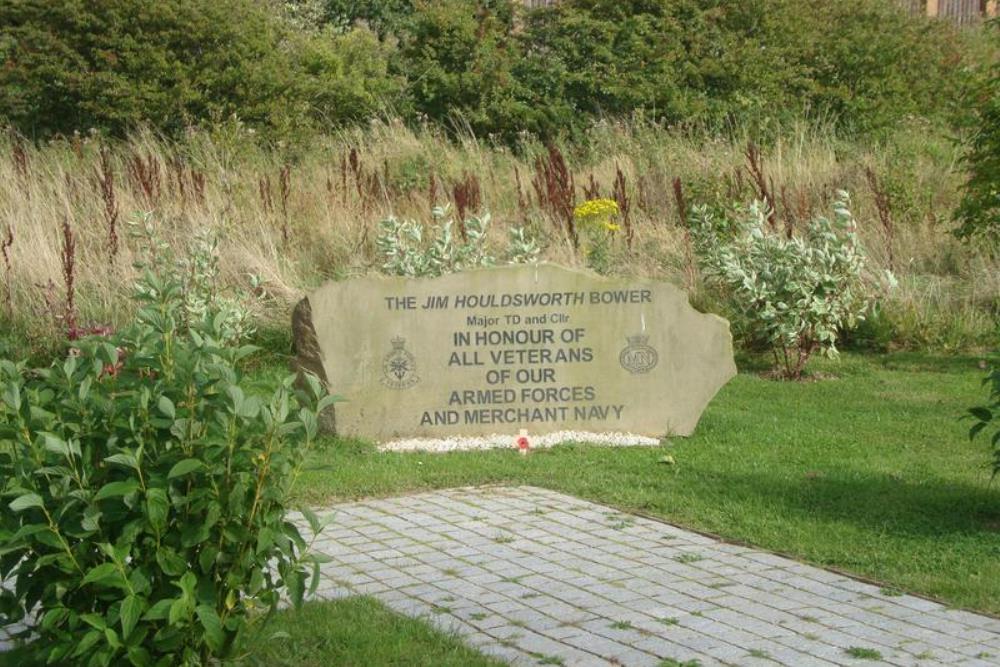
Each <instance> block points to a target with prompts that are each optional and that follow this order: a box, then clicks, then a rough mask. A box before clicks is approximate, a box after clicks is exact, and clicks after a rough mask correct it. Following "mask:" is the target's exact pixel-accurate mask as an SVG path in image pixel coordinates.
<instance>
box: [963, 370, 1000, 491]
mask: <svg viewBox="0 0 1000 667" xmlns="http://www.w3.org/2000/svg"><path fill="white" fill-rule="evenodd" d="M983 385H984V386H986V387H988V391H989V395H988V398H987V402H986V405H982V406H979V407H975V408H972V409H971V410H969V414H970V415H971V417H972V419H973V420H974V421H975V423H974V424H973V425H972V428H970V429H969V439H970V440H971V439H973V438H975V437H976V436H977V435H979V434H980V433H982V432H984V431H985V432H986V433H987V436H986V437H987V438H989V441H990V446H991V447H992V448H993V477H996V476H997V475H1000V364H995V365H994V366H993V368H992V369H991V370H990V372H989V374H988V375H987V376H986V378H985V379H984V380H983ZM989 429H992V430H993V433H992V435H990V434H989Z"/></svg>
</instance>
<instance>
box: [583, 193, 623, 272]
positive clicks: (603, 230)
mask: <svg viewBox="0 0 1000 667" xmlns="http://www.w3.org/2000/svg"><path fill="white" fill-rule="evenodd" d="M619 213H620V211H619V209H618V202H616V201H615V200H614V199H591V200H588V201H585V202H584V203H582V204H580V205H579V206H577V207H576V208H575V209H573V220H574V221H576V224H577V228H578V229H580V230H582V232H583V237H584V242H583V250H584V252H585V253H586V256H587V265H588V266H590V268H592V269H594V270H595V271H597V272H598V273H606V272H607V271H608V268H609V264H610V251H611V245H612V241H613V239H614V235H615V233H616V232H617V231H618V230H619V229H621V225H619V224H618V215H619Z"/></svg>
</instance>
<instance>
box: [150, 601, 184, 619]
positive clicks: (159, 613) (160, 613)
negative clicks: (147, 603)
mask: <svg viewBox="0 0 1000 667" xmlns="http://www.w3.org/2000/svg"><path fill="white" fill-rule="evenodd" d="M176 601H177V598H167V599H165V600H160V601H159V602H157V603H156V604H154V605H153V606H152V607H150V608H149V611H147V612H146V613H145V614H144V615H143V617H142V620H144V621H162V620H164V619H166V618H167V616H168V615H169V614H170V607H171V605H173V603H174V602H176Z"/></svg>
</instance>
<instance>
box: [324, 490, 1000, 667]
mask: <svg viewBox="0 0 1000 667" xmlns="http://www.w3.org/2000/svg"><path fill="white" fill-rule="evenodd" d="M331 511H332V512H334V513H335V516H336V518H335V520H334V522H333V524H332V525H331V526H330V528H329V529H328V530H327V531H326V532H325V533H324V534H323V537H322V539H321V540H320V541H318V542H317V547H318V548H319V549H320V550H322V551H324V552H325V553H327V554H329V555H330V556H331V557H332V558H333V559H334V562H332V563H330V564H327V565H325V566H324V567H323V574H324V581H323V583H322V584H321V585H320V593H321V595H322V596H323V597H326V598H336V597H342V596H345V595H352V594H369V595H373V596H375V597H377V598H378V599H380V600H382V601H383V602H384V603H386V604H387V605H388V606H390V607H392V608H393V609H396V610H397V611H400V612H402V613H404V614H408V615H411V616H423V617H426V618H427V619H428V620H430V622H431V623H433V624H434V625H436V626H438V627H440V628H444V629H453V630H455V631H457V632H458V633H460V634H461V635H462V637H463V638H464V639H465V640H466V641H467V642H469V643H470V644H472V645H474V646H476V647H478V648H480V650H482V651H483V652H485V653H487V654H490V655H494V656H497V657H499V658H501V659H504V660H507V661H509V662H511V663H513V664H515V665H535V664H550V665H556V664H562V665H609V664H610V665H627V666H629V667H632V666H633V665H635V666H640V665H652V666H658V665H661V664H662V665H674V664H676V663H674V662H670V661H671V660H673V661H677V663H682V664H683V663H685V662H686V661H695V660H696V661H698V664H701V665H705V666H707V665H744V666H747V667H750V666H753V665H761V666H764V665H767V666H770V667H774V665H775V664H783V665H792V666H794V667H808V666H810V665H873V664H890V665H941V664H945V665H967V666H971V665H983V666H986V665H992V666H994V667H995V666H996V665H1000V621H997V620H995V619H991V618H988V617H985V616H980V615H977V614H971V613H968V612H964V611H956V610H949V609H948V608H946V607H943V606H941V605H939V604H936V603H933V602H928V601H926V600H923V599H921V598H916V597H911V596H908V595H896V594H893V592H892V591H884V590H881V589H879V588H878V587H876V586H871V585H868V584H865V583H861V582H858V581H855V580H853V579H849V578H847V577H844V576H841V575H838V574H834V573H831V572H828V571H826V570H821V569H818V568H815V567H809V566H806V565H803V564H801V563H798V562H796V561H793V560H788V559H786V558H780V557H778V556H775V555H773V554H769V553H766V552H763V551H757V550H754V549H750V548H746V547H742V546H735V545H731V544H726V543H722V542H719V541H717V540H713V539H710V538H707V537H704V536H702V535H698V534H696V533H691V532H688V531H685V530H681V529H679V528H675V527H673V526H670V525H667V524H664V523H660V522H657V521H653V520H649V519H644V518H639V517H634V516H631V515H625V514H621V513H619V512H616V511H614V510H611V509H609V508H607V507H602V506H600V505H595V504H593V503H588V502H585V501H583V500H579V499H577V498H573V497H570V496H565V495H562V494H558V493H555V492H552V491H546V490H543V489H537V488H531V487H519V488H483V489H454V490H449V491H439V492H434V493H425V494H421V495H416V496H406V497H400V498H391V499H386V500H372V501H365V502H359V503H350V504H344V505H338V506H336V507H334V508H333V509H332V510H331ZM692 664H693V663H692Z"/></svg>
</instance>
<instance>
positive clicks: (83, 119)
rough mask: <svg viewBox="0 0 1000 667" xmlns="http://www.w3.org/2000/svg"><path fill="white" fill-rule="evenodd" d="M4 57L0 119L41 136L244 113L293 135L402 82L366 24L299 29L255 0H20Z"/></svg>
mask: <svg viewBox="0 0 1000 667" xmlns="http://www.w3.org/2000/svg"><path fill="white" fill-rule="evenodd" d="M369 35H370V33H369ZM0 65H2V66H0V121H4V120H6V121H7V122H9V123H11V124H12V125H14V126H15V127H16V128H18V129H19V130H20V131H21V132H22V133H24V134H25V135H28V136H32V137H36V136H37V137H46V136H50V135H52V134H57V133H62V134H71V133H72V132H74V131H81V132H86V131H88V130H89V129H91V128H96V129H99V130H104V131H108V132H111V133H113V134H124V133H125V132H127V131H128V130H130V129H132V128H134V127H136V126H138V125H149V126H151V127H153V128H155V129H157V130H159V131H162V132H166V133H169V134H178V133H180V132H181V131H183V130H184V129H186V128H187V127H189V126H198V125H205V124H210V123H213V122H218V121H223V120H226V119H228V118H230V117H231V116H237V117H239V118H240V119H242V120H243V121H244V122H245V123H246V124H247V125H248V126H250V127H252V128H254V129H256V130H259V131H263V132H265V133H267V134H268V135H269V136H273V137H278V138H284V137H289V136H295V134H296V133H302V132H304V131H305V130H307V129H310V128H319V127H328V126H330V125H336V124H339V123H343V122H346V121H350V120H357V119H360V118H364V117H367V116H369V115H371V114H372V113H374V112H375V111H376V110H377V108H379V105H380V103H381V102H380V100H378V97H379V96H380V95H381V94H383V93H391V92H393V90H394V88H393V81H392V80H391V79H390V78H389V77H388V76H387V74H386V67H387V59H386V57H385V52H384V50H383V48H382V46H381V45H379V44H378V42H377V40H375V39H374V38H373V37H370V36H369V37H365V31H358V32H353V33H349V34H347V35H342V36H338V37H331V36H328V35H326V36H325V35H322V34H312V33H308V32H296V31H293V30H292V29H291V25H290V24H288V23H286V22H284V21H282V20H281V18H280V16H279V15H278V14H277V13H276V12H274V11H273V10H272V9H269V8H268V7H267V6H266V4H265V3H258V2H255V1H253V0H218V1H215V2H198V1H196V0H162V1H161V2H155V3H149V2H145V1H143V0H106V1H103V2H91V3H78V2H64V1H59V2H50V1H48V0H10V1H9V2H4V3H2V4H0Z"/></svg>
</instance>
